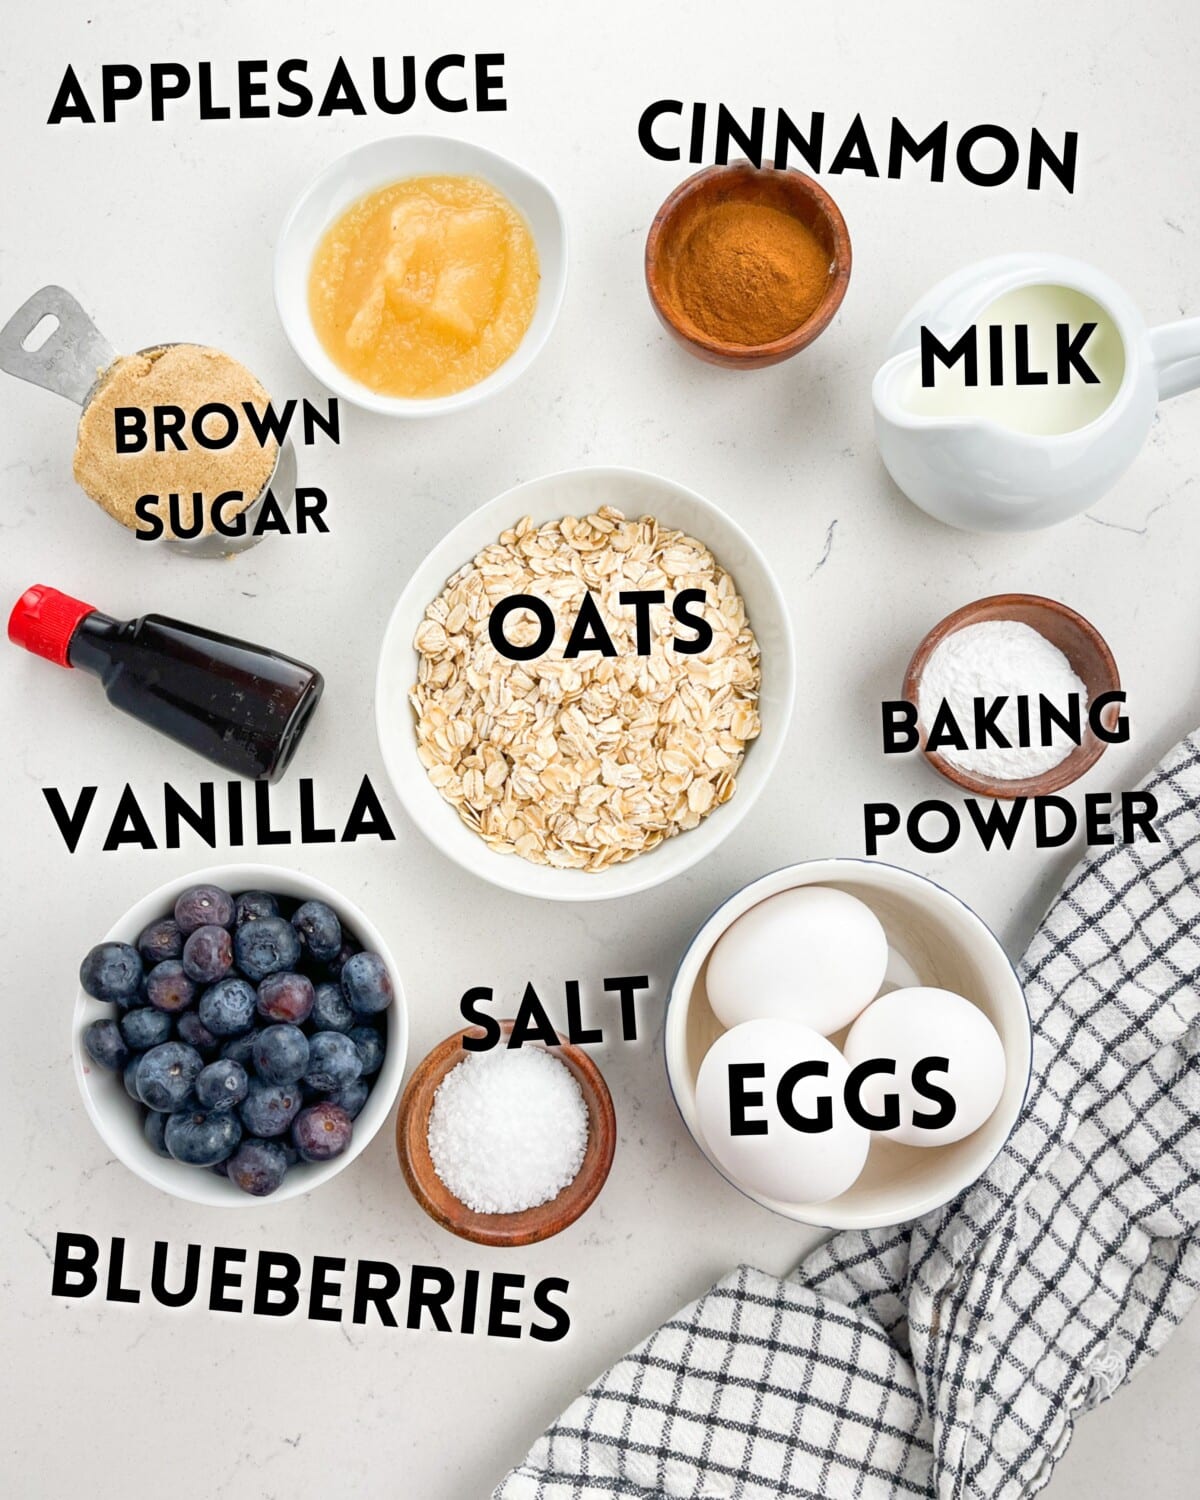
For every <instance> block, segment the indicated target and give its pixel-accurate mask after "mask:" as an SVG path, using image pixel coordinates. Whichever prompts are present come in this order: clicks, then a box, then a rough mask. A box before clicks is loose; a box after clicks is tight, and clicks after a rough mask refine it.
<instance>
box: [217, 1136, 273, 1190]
mask: <svg viewBox="0 0 1200 1500" xmlns="http://www.w3.org/2000/svg"><path fill="white" fill-rule="evenodd" d="M287 1169H288V1159H287V1153H286V1151H285V1150H284V1148H283V1147H282V1146H281V1145H280V1144H279V1142H278V1141H260V1140H256V1139H255V1138H254V1137H253V1136H251V1137H250V1138H249V1139H248V1140H244V1141H243V1142H242V1144H241V1145H240V1146H239V1147H238V1148H237V1150H236V1151H235V1152H234V1153H233V1155H232V1156H231V1157H230V1158H229V1160H228V1162H227V1163H226V1175H227V1176H228V1178H229V1180H230V1182H232V1183H235V1184H236V1185H237V1186H238V1187H240V1188H241V1190H242V1192H243V1193H251V1194H253V1196H254V1197H255V1198H265V1197H267V1195H268V1194H269V1193H273V1192H274V1191H275V1189H276V1188H277V1187H278V1186H279V1184H280V1183H281V1182H282V1181H283V1178H284V1173H285V1172H286V1171H287Z"/></svg>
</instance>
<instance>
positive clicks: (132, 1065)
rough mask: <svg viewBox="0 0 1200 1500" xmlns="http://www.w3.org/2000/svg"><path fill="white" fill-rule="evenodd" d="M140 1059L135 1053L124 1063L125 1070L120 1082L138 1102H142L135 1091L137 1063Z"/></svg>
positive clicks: (139, 1095)
mask: <svg viewBox="0 0 1200 1500" xmlns="http://www.w3.org/2000/svg"><path fill="white" fill-rule="evenodd" d="M140 1061H141V1059H140V1058H139V1057H138V1056H137V1054H136V1053H135V1054H134V1055H133V1056H132V1057H131V1058H130V1059H129V1061H128V1062H127V1063H126V1064H125V1071H124V1073H122V1075H121V1082H122V1083H124V1085H125V1092H126V1093H127V1094H128V1095H129V1097H130V1098H131V1099H133V1100H135V1101H136V1102H137V1103H138V1104H140V1103H141V1102H142V1096H141V1094H139V1093H138V1091H137V1065H138V1063H139V1062H140Z"/></svg>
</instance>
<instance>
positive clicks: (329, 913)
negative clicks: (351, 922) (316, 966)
mask: <svg viewBox="0 0 1200 1500" xmlns="http://www.w3.org/2000/svg"><path fill="white" fill-rule="evenodd" d="M292 926H293V927H294V928H295V929H296V931H297V933H298V934H299V935H300V941H301V942H302V943H303V944H304V951H305V952H306V953H307V954H308V956H309V957H310V958H313V959H315V960H316V961H317V962H318V963H329V962H330V960H331V959H335V958H336V957H337V956H338V954H339V953H340V952H341V951H342V924H341V923H340V922H339V921H338V915H337V912H335V911H334V909H333V907H332V906H326V904H325V902H324V901H305V902H304V904H303V905H302V906H298V907H297V908H296V910H295V911H294V912H293V913H292Z"/></svg>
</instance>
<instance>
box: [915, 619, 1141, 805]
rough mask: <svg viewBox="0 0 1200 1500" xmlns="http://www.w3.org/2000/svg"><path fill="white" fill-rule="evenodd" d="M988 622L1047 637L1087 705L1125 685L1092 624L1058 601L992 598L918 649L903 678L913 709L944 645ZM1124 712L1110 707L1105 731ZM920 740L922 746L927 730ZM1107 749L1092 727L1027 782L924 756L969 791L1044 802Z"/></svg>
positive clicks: (945, 624) (941, 626) (946, 623)
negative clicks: (998, 778) (1017, 626)
mask: <svg viewBox="0 0 1200 1500" xmlns="http://www.w3.org/2000/svg"><path fill="white" fill-rule="evenodd" d="M984 620H1017V621H1019V622H1020V623H1021V624H1022V625H1028V626H1030V627H1031V628H1032V629H1034V630H1036V631H1037V632H1038V634H1039V635H1043V636H1045V638H1046V639H1047V640H1048V641H1049V642H1050V644H1051V645H1052V646H1057V647H1058V649H1059V650H1060V651H1061V652H1062V654H1063V655H1064V656H1065V657H1066V658H1067V660H1068V661H1069V662H1070V663H1071V666H1072V668H1073V670H1074V672H1075V675H1076V676H1077V677H1078V678H1079V679H1080V680H1081V681H1082V683H1083V685H1084V687H1086V688H1087V694H1088V703H1091V702H1092V701H1093V700H1094V699H1096V698H1098V697H1099V696H1100V694H1101V693H1115V692H1117V691H1119V690H1120V687H1121V679H1120V676H1119V675H1118V673H1117V664H1116V662H1115V661H1114V660H1113V655H1112V652H1111V651H1110V650H1109V649H1108V645H1107V643H1106V641H1105V639H1104V637H1103V636H1102V635H1101V634H1100V632H1099V631H1098V630H1097V629H1096V627H1095V626H1094V625H1093V624H1091V622H1090V621H1088V620H1085V619H1084V618H1083V616H1082V615H1080V614H1076V612H1075V611H1074V610H1073V609H1068V608H1067V606H1066V605H1065V604H1060V603H1059V602H1058V600H1057V599H1044V598H1042V597H1041V595H1039V594H993V595H991V596H990V597H989V598H987V599H976V600H975V602H974V603H973V604H964V605H963V607H962V608H961V609H956V610H955V611H954V613H953V614H950V615H947V616H946V618H945V619H944V620H941V621H939V623H938V624H937V625H935V626H934V627H933V629H932V630H931V631H930V632H929V634H928V635H927V636H926V637H925V639H924V640H923V641H922V642H921V644H920V645H919V646H918V647H917V649H916V651H915V652H914V653H913V658H912V660H911V661H910V662H909V664H908V670H907V672H905V674H904V688H903V696H904V697H905V699H906V700H907V701H908V702H909V703H911V704H913V706H914V707H917V706H918V705H919V703H920V697H919V694H920V686H921V674H922V673H923V672H924V670H925V667H926V664H927V663H928V661H929V658H930V657H931V656H932V655H933V653H934V651H935V650H936V649H937V647H938V646H939V645H940V644H941V642H942V641H944V640H945V639H946V637H947V636H948V635H953V634H954V632H955V631H957V630H961V629H962V628H963V627H964V626H966V625H978V624H980V623H981V622H982V621H984ZM1085 712H1086V705H1085ZM1119 712H1120V709H1119V707H1118V705H1116V704H1113V705H1111V706H1110V708H1109V709H1108V710H1107V711H1106V715H1105V726H1106V727H1110V726H1112V725H1113V724H1115V722H1116V719H1117V717H1118V715H1119ZM921 738H922V744H923V742H924V738H925V735H924V731H923V730H922V734H921ZM1105 744H1106V741H1104V740H1102V739H1099V738H1098V737H1097V736H1096V734H1095V733H1094V732H1093V730H1092V728H1091V725H1090V724H1087V725H1086V727H1085V729H1084V733H1083V739H1082V742H1081V743H1080V744H1078V745H1076V746H1075V747H1074V748H1073V749H1072V750H1071V753H1070V754H1069V755H1068V756H1067V757H1066V758H1065V759H1064V760H1061V761H1059V763H1058V765H1056V766H1052V767H1051V768H1050V770H1048V771H1045V772H1043V773H1042V775H1040V776H1027V777H1024V778H1023V779H1021V780H1019V781H991V780H987V779H985V778H984V777H981V776H977V775H974V774H973V773H972V772H970V771H965V770H963V768H962V767H961V766H956V765H953V764H951V762H950V761H948V760H946V759H945V758H944V757H943V756H942V755H941V754H939V753H938V752H937V751H936V750H925V752H924V753H925V759H926V760H927V761H928V762H929V764H930V765H931V766H932V767H933V768H934V770H935V771H939V772H940V773H941V774H942V775H943V776H944V777H946V779H947V780H948V781H952V782H954V784H955V785H956V786H960V787H962V788H963V789H964V790H965V791H968V792H974V793H976V794H978V795H979V796H983V797H996V798H1014V797H1044V796H1048V795H1049V794H1050V793H1051V792H1058V791H1061V790H1062V788H1063V787H1065V786H1070V784H1071V782H1073V781H1077V780H1078V779H1079V777H1080V776H1082V775H1083V774H1084V772H1085V771H1087V770H1090V769H1091V767H1092V766H1094V765H1095V764H1096V762H1097V761H1098V760H1099V759H1100V756H1101V755H1102V754H1103V753H1104V747H1105Z"/></svg>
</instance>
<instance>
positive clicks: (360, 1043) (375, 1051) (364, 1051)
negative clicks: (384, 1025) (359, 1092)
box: [350, 1026, 387, 1078]
mask: <svg viewBox="0 0 1200 1500" xmlns="http://www.w3.org/2000/svg"><path fill="white" fill-rule="evenodd" d="M350 1040H351V1041H352V1042H353V1043H354V1045H355V1047H357V1049H358V1057H359V1061H360V1062H361V1063H362V1076H363V1077H364V1078H370V1076H371V1074H372V1073H378V1072H379V1069H380V1067H381V1066H382V1064H383V1054H384V1052H385V1051H386V1050H387V1044H386V1043H385V1042H384V1040H383V1038H382V1037H381V1036H380V1034H379V1033H378V1032H377V1031H376V1030H375V1028H374V1026H356V1027H355V1028H354V1030H353V1031H352V1032H351V1033H350Z"/></svg>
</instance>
